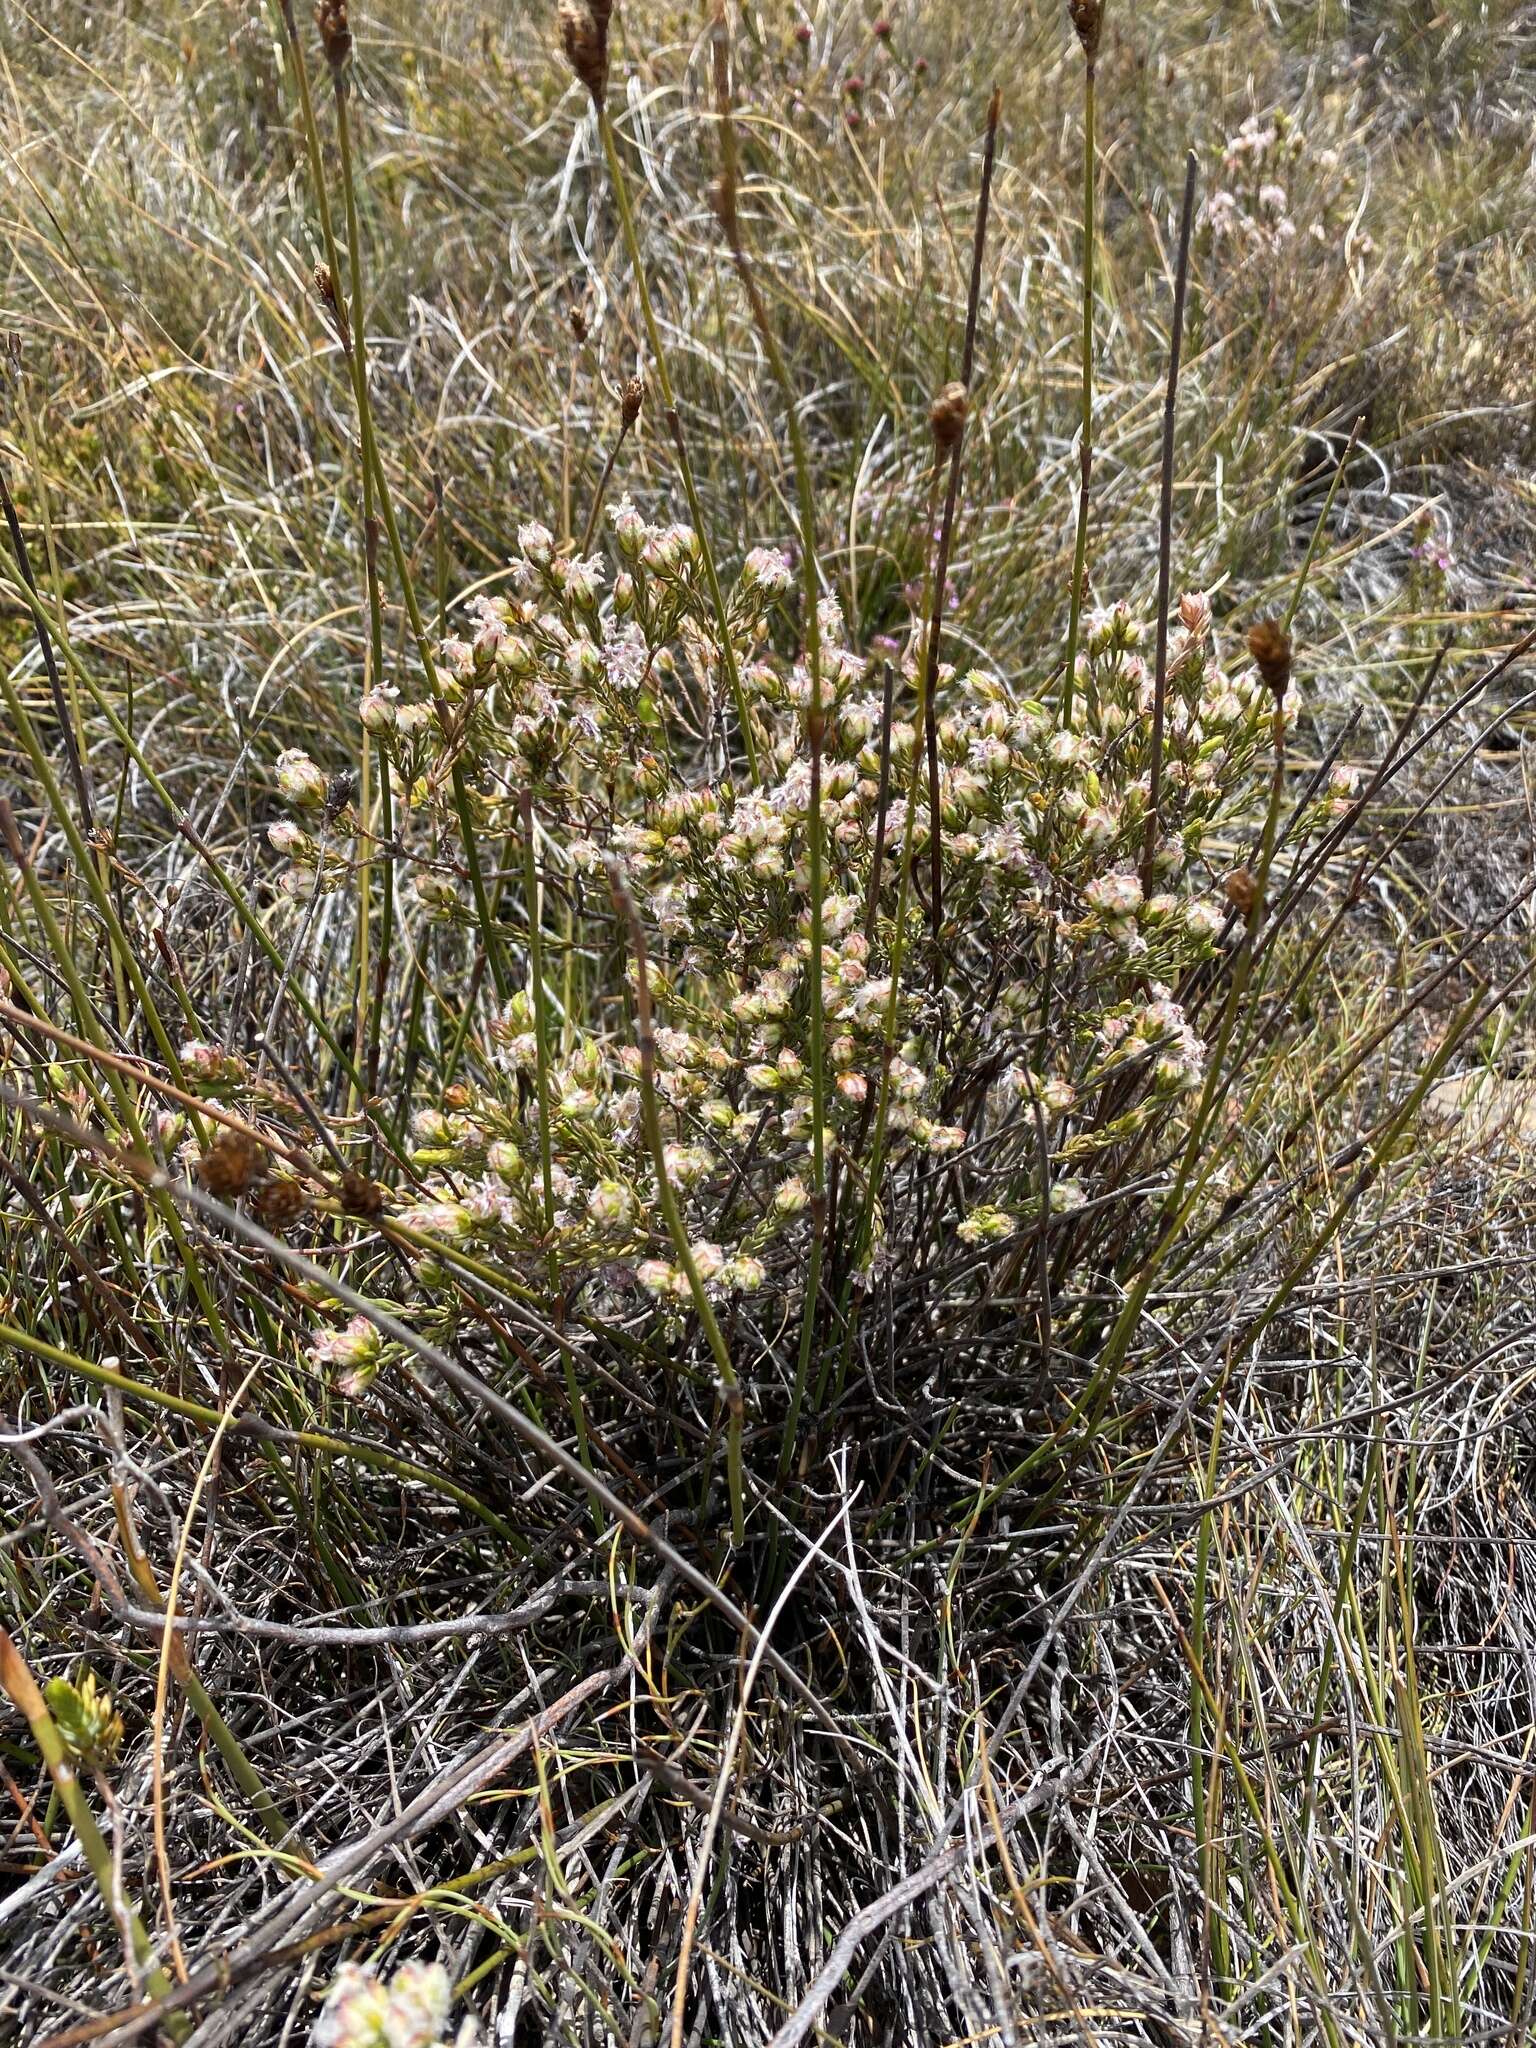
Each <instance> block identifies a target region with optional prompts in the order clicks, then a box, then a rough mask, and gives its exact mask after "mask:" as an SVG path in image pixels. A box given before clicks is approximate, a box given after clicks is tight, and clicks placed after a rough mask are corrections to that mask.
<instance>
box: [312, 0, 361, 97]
mask: <svg viewBox="0 0 1536 2048" xmlns="http://www.w3.org/2000/svg"><path fill="white" fill-rule="evenodd" d="M315 26H316V27H317V28H318V29H319V31H320V46H321V48H322V49H323V50H324V51H325V61H326V63H327V64H329V65H330V67H331V76H332V78H340V76H341V74H342V72H343V71H345V70H346V68H347V59H348V58H349V57H350V56H351V55H352V28H351V24H350V23H349V22H348V20H347V0H318V4H317V5H316V7H315Z"/></svg>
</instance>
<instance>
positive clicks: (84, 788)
mask: <svg viewBox="0 0 1536 2048" xmlns="http://www.w3.org/2000/svg"><path fill="white" fill-rule="evenodd" d="M0 507H3V508H4V511H5V523H6V527H7V529H8V530H9V532H10V536H11V547H12V549H13V550H14V552H15V556H16V566H17V568H18V569H19V570H20V571H21V580H22V582H23V583H25V584H26V586H27V588H28V590H29V591H30V592H31V593H32V596H33V598H34V599H36V598H37V594H38V593H37V578H36V577H35V576H34V575H33V574H32V561H31V557H30V556H29V555H28V553H27V543H26V537H25V535H24V534H23V533H22V530H21V521H20V520H19V519H18V518H17V516H16V503H15V500H14V499H13V498H12V496H11V492H10V486H9V484H8V483H7V482H6V479H5V472H4V471H3V470H0ZM32 626H33V630H34V631H35V632H36V634H37V644H38V646H39V647H40V648H41V649H42V654H43V667H44V668H45V669H46V670H47V671H48V689H49V692H50V694H51V695H52V697H53V715H54V717H55V718H57V720H58V721H59V731H60V733H61V735H62V736H63V740H64V752H65V754H66V756H67V757H68V760H69V774H70V780H71V781H72V782H73V783H74V785H75V795H76V796H77V797H78V798H79V800H80V822H81V824H82V825H83V826H84V827H85V829H86V831H87V832H91V831H94V829H95V825H96V814H95V812H94V810H93V809H92V806H91V792H90V788H89V785H88V784H87V782H86V779H85V763H84V762H83V761H82V760H81V758H80V742H79V739H78V738H77V736H76V733H75V725H74V720H73V719H72V718H71V717H70V715H69V706H68V704H67V703H66V702H65V701H64V684H63V681H62V679H61V678H60V675H59V664H58V662H57V661H56V660H55V659H54V653H53V640H52V638H51V637H50V635H49V632H48V628H47V627H46V626H45V625H44V624H43V614H42V607H41V603H40V602H38V603H34V605H33V607H32Z"/></svg>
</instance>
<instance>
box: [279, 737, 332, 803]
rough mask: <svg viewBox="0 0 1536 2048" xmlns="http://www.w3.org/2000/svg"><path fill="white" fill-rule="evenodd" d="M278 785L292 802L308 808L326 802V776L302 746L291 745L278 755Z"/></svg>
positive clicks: (280, 790)
mask: <svg viewBox="0 0 1536 2048" xmlns="http://www.w3.org/2000/svg"><path fill="white" fill-rule="evenodd" d="M277 787H278V790H279V792H280V793H281V794H282V795H283V796H285V797H286V798H287V800H288V801H289V803H291V804H302V805H304V806H305V807H306V808H308V807H310V806H312V805H319V804H323V803H324V802H325V792H326V787H327V784H326V779H325V776H324V775H323V774H322V773H321V771H320V769H319V768H317V767H316V766H315V764H314V762H313V761H312V760H311V759H310V758H309V756H308V754H306V753H305V751H304V749H303V748H302V747H289V748H287V749H286V750H285V751H284V752H283V753H281V754H279V755H278V757H277Z"/></svg>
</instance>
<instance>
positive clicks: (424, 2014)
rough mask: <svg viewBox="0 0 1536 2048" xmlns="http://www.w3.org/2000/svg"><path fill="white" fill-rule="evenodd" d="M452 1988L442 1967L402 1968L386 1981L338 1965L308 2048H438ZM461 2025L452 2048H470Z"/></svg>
mask: <svg viewBox="0 0 1536 2048" xmlns="http://www.w3.org/2000/svg"><path fill="white" fill-rule="evenodd" d="M452 1998H453V1987H452V1985H451V1984H450V1983H449V1981H448V1972H447V1971H446V1970H445V1969H444V1968H443V1966H442V1965H441V1963H402V1964H401V1965H400V1967H399V1969H398V1970H396V1972H395V1974H394V1976H393V1977H391V1978H390V1979H389V1980H388V1982H386V1981H385V1980H384V1979H383V1978H382V1977H378V1976H375V1975H374V1973H373V1972H372V1971H371V1970H368V1969H365V1968H364V1967H363V1966H362V1965H361V1964H359V1963H343V1964H342V1965H341V1968H340V1969H339V1970H338V1971H337V1972H336V1975H335V1977H334V1978H333V1980H332V1983H331V1988H330V1992H329V1993H328V1995H327V1997H326V2001H325V2005H324V2007H323V2008H322V2010H321V2013H320V2017H319V2019H318V2020H316V2022H315V2028H314V2032H313V2034H312V2035H311V2037H310V2038H311V2041H312V2042H313V2048H440V2044H441V2043H442V2042H443V2040H444V2032H443V2030H444V2028H445V2027H446V2026H447V2024H448V2009H449V2006H450V2004H451V2003H452ZM478 2040H479V2031H478V2029H477V2028H476V2026H475V2023H474V2021H473V2020H466V2021H465V2022H464V2023H463V2025H462V2026H461V2027H460V2028H459V2030H458V2032H457V2034H456V2035H455V2036H454V2048H475V2044H476V2043H477V2042H478Z"/></svg>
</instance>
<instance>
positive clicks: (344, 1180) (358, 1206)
mask: <svg viewBox="0 0 1536 2048" xmlns="http://www.w3.org/2000/svg"><path fill="white" fill-rule="evenodd" d="M336 1192H337V1194H338V1195H339V1196H340V1198H341V1206H342V1208H343V1209H344V1210H345V1211H346V1213H347V1214H348V1215H349V1216H362V1217H365V1218H366V1219H367V1220H368V1221H369V1222H370V1223H371V1222H373V1221H374V1219H375V1218H376V1217H379V1216H382V1215H383V1214H384V1204H385V1203H386V1202H387V1201H388V1199H389V1196H388V1193H387V1191H386V1190H385V1189H384V1188H381V1187H380V1186H379V1184H378V1182H377V1181H376V1180H369V1179H368V1178H367V1176H366V1175H365V1174H361V1173H354V1172H352V1171H351V1170H350V1169H349V1170H348V1171H347V1172H346V1173H344V1174H343V1175H342V1177H341V1185H340V1187H338V1188H337V1190H336Z"/></svg>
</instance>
